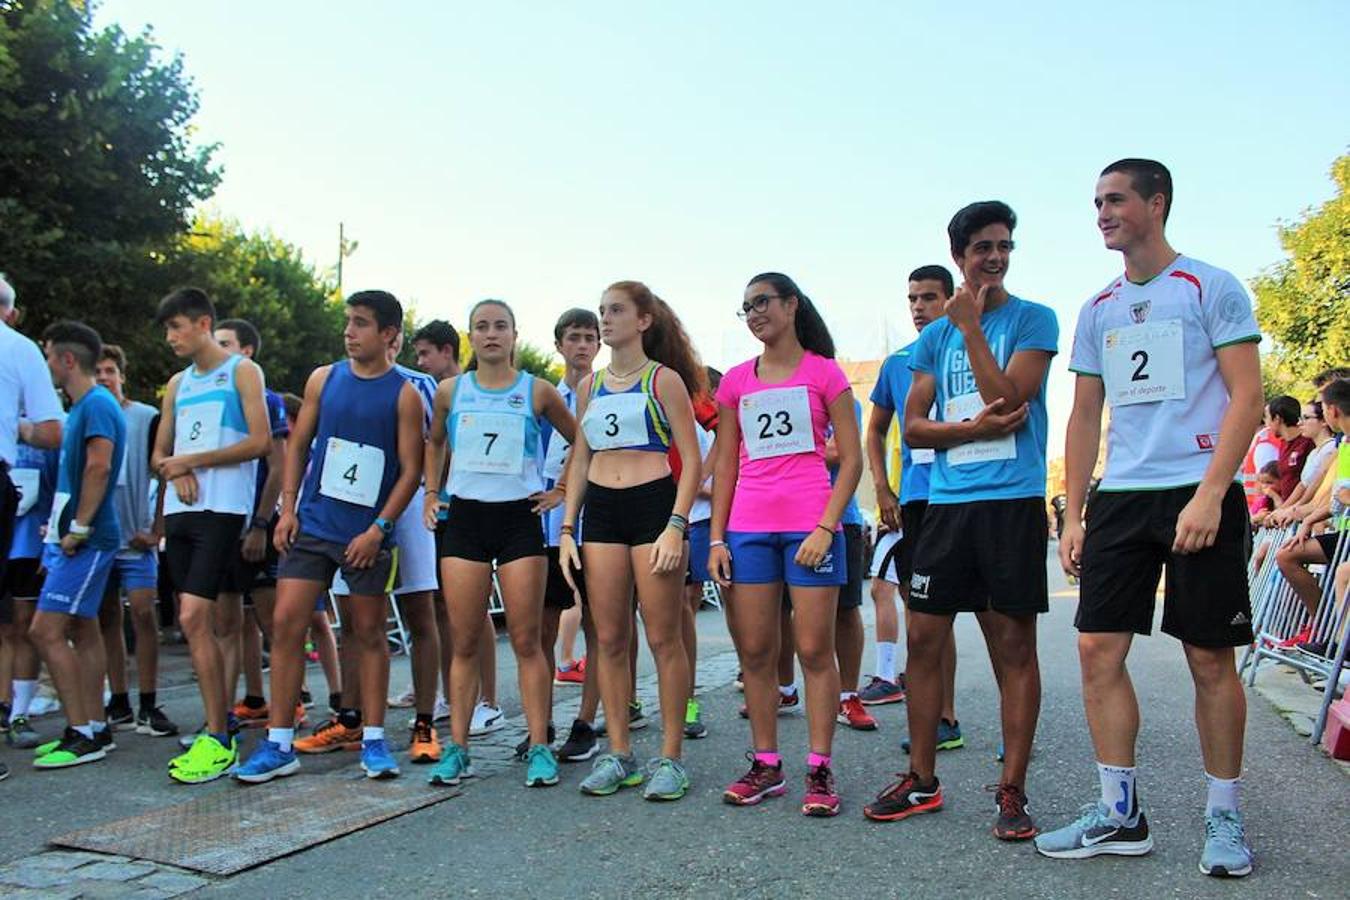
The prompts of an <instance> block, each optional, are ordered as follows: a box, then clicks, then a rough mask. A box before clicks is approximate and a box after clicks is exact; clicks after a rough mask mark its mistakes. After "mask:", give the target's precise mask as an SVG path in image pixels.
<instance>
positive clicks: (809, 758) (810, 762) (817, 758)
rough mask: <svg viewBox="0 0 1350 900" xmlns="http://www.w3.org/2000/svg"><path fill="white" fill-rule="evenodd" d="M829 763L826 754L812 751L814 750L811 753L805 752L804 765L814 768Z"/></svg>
mask: <svg viewBox="0 0 1350 900" xmlns="http://www.w3.org/2000/svg"><path fill="white" fill-rule="evenodd" d="M829 764H830V758H829V757H828V756H826V755H825V754H823V753H814V752H812V753H808V754H806V765H807V768H811V769H814V768H817V767H819V766H828V765H829Z"/></svg>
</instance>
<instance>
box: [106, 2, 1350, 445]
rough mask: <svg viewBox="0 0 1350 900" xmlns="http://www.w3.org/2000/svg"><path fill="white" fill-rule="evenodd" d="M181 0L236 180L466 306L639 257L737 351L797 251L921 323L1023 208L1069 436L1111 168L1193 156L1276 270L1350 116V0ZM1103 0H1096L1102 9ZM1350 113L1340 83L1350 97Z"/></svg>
mask: <svg viewBox="0 0 1350 900" xmlns="http://www.w3.org/2000/svg"><path fill="white" fill-rule="evenodd" d="M834 6H835V7H836V8H832V9H827V8H826V6H825V5H824V4H805V3H782V2H778V3H767V2H756V3H748V2H745V3H742V2H737V3H710V2H686V3H678V4H677V3H656V2H631V0H630V2H604V3H601V2H587V3H580V4H558V3H545V2H542V0H540V2H534V3H521V2H500V3H491V4H482V3H474V4H467V3H453V4H452V3H433V2H421V3H400V4H384V5H375V4H369V3H361V4H358V3H336V2H328V3H320V2H294V0H287V2H283V3H261V2H255V3H244V4H225V3H212V4H205V3H183V2H179V0H109V2H107V3H105V4H104V5H103V6H102V7H101V8H100V10H99V12H98V14H97V15H98V20H99V21H100V22H103V23H107V22H113V21H115V22H118V23H120V24H121V25H122V26H123V27H125V28H127V29H128V30H133V31H134V30H139V29H140V28H141V27H142V26H143V25H145V24H150V25H152V26H153V28H154V30H155V35H156V38H157V40H158V41H159V43H160V44H161V45H162V46H163V47H164V48H165V49H166V50H167V51H181V53H182V54H183V56H184V59H185V63H186V68H187V71H188V73H189V74H190V75H191V76H192V78H193V79H194V80H195V82H196V84H197V86H198V87H199V88H200V91H201V101H202V108H201V113H200V115H199V116H198V118H197V120H196V124H197V127H198V129H199V132H198V133H199V137H200V139H201V140H203V141H220V142H221V144H222V147H221V150H220V153H219V155H218V157H217V159H218V160H219V161H220V162H221V163H223V164H224V167H225V180H224V184H223V186H222V187H221V189H220V191H219V192H218V193H217V195H216V197H215V199H214V200H213V207H214V208H215V209H216V210H218V211H219V212H221V213H223V214H225V215H228V216H232V217H235V218H237V219H239V220H240V221H241V222H242V223H243V224H244V225H245V226H248V227H252V228H270V229H272V230H273V231H275V232H276V233H277V234H278V235H280V236H282V237H284V238H286V239H287V240H290V241H292V242H294V243H296V244H298V245H299V246H301V247H302V248H303V249H304V251H305V253H306V254H307V256H309V258H311V259H312V260H315V261H317V262H318V263H320V264H321V265H331V264H332V262H333V261H334V258H335V255H336V245H337V223H338V221H339V220H342V221H345V222H346V223H347V229H348V235H349V236H350V237H352V238H355V239H356V240H359V241H360V248H359V250H358V251H357V253H356V255H355V256H353V257H352V258H350V259H349V260H348V263H347V269H346V279H345V281H346V286H347V287H348V289H357V288H362V287H382V288H386V289H389V290H392V291H394V292H395V293H396V294H397V295H399V296H400V297H401V298H403V299H404V300H405V301H411V302H412V303H414V304H415V307H416V310H417V313H418V315H419V317H421V318H432V317H446V318H449V319H450V320H451V321H452V322H454V324H455V325H456V326H461V325H463V324H464V320H465V319H466V316H467V312H468V308H469V306H470V305H471V304H472V303H473V302H474V301H476V300H477V299H480V298H482V297H485V296H496V297H502V298H505V299H507V300H508V301H510V302H511V303H512V304H513V305H514V307H515V309H516V311H517V315H518V317H519V319H520V324H521V330H522V332H523V335H524V336H525V338H527V339H529V340H531V341H533V342H535V343H538V344H544V345H551V328H552V323H553V321H554V319H555V318H556V317H557V314H558V313H559V312H560V311H561V310H562V309H563V308H565V307H567V306H571V305H585V306H592V305H594V304H595V303H596V302H597V300H598V298H599V294H600V292H601V290H602V289H603V288H604V286H605V285H606V284H608V283H610V282H612V281H615V280H618V279H620V278H637V279H641V280H643V281H646V282H647V283H648V284H650V285H651V286H652V288H653V289H654V290H656V291H657V293H659V294H661V295H662V296H663V297H665V298H666V299H667V300H669V301H670V303H671V304H672V305H673V306H674V307H675V309H676V310H677V312H679V313H680V315H681V317H682V318H683V319H684V321H685V323H686V324H687V326H688V327H689V329H690V331H691V333H692V334H693V336H694V338H695V340H696V342H697V344H698V345H699V349H700V351H701V352H702V354H703V356H704V358H705V360H706V361H708V362H709V363H712V364H714V365H718V366H720V367H725V366H727V365H729V364H733V363H735V362H739V361H740V360H742V359H745V358H747V357H748V356H750V355H751V354H752V353H753V352H754V351H755V347H756V343H755V342H754V340H753V339H752V338H750V337H749V335H748V334H747V333H746V332H745V329H744V327H743V326H742V325H741V323H740V322H739V320H737V319H736V318H735V317H734V311H735V309H736V308H737V307H738V305H739V302H740V295H741V290H742V288H743V286H744V284H745V282H746V280H747V279H748V278H749V277H750V276H751V275H753V274H755V273H756V272H759V271H763V270H766V269H769V270H780V271H784V272H787V273H788V274H790V275H792V276H793V277H794V278H795V279H796V280H797V281H798V283H799V284H800V285H801V286H802V288H803V289H804V290H805V291H806V292H807V293H809V294H810V295H811V296H812V297H813V298H814V299H815V300H816V302H817V303H818V305H819V306H820V307H821V308H822V310H823V312H824V314H825V317H826V319H827V321H828V322H829V324H830V327H831V329H832V331H833V333H834V336H835V340H836V342H837V343H838V345H839V348H840V354H841V356H843V357H845V358H849V359H869V358H877V357H879V356H881V355H882V354H883V353H884V352H885V351H886V350H888V349H894V348H895V347H897V346H899V345H901V344H903V343H906V342H908V341H909V340H910V339H911V338H912V337H913V328H912V327H911V325H910V324H909V319H908V314H907V311H906V309H905V305H904V289H905V276H906V274H907V273H908V272H909V271H910V270H911V269H913V268H914V267H916V266H918V265H921V264H924V263H929V262H941V263H944V264H947V265H948V266H949V267H950V259H949V256H948V253H947V250H946V241H945V227H946V223H947V221H948V219H949V218H950V217H951V214H952V213H953V212H955V210H956V209H958V208H959V207H961V206H962V205H964V204H965V203H968V202H970V201H973V200H980V199H990V198H998V199H1002V200H1005V201H1007V202H1008V203H1010V204H1011V205H1012V206H1013V208H1014V209H1015V210H1016V211H1017V213H1018V216H1019V220H1020V224H1019V227H1018V229H1017V235H1016V236H1017V243H1018V249H1017V251H1016V252H1015V254H1014V257H1013V264H1012V269H1011V271H1010V273H1009V277H1008V285H1009V287H1010V288H1012V289H1013V290H1014V292H1016V293H1018V294H1020V295H1022V296H1025V297H1028V298H1031V299H1035V300H1040V301H1042V302H1046V303H1049V304H1050V305H1051V306H1053V307H1054V309H1055V310H1056V311H1057V312H1058V314H1059V317H1060V326H1061V331H1062V335H1063V337H1062V351H1063V353H1062V355H1061V356H1060V357H1059V358H1058V359H1057V360H1056V363H1055V365H1054V367H1053V370H1052V372H1053V375H1052V381H1051V388H1050V404H1051V409H1052V419H1053V422H1054V425H1053V426H1052V435H1051V445H1052V446H1051V454H1052V455H1058V453H1059V452H1060V451H1061V449H1062V445H1061V441H1062V426H1063V422H1064V420H1065V418H1066V416H1067V406H1068V402H1069V398H1070V393H1071V390H1072V387H1071V382H1070V380H1069V378H1068V377H1067V375H1066V364H1067V352H1068V347H1069V340H1070V337H1071V335H1072V329H1073V324H1074V322H1075V320H1076V317H1077V310H1078V306H1079V304H1080V303H1081V302H1082V300H1083V299H1084V298H1085V297H1086V296H1087V295H1089V294H1091V293H1092V292H1094V291H1095V290H1096V289H1098V288H1099V287H1100V286H1102V285H1103V284H1104V283H1105V282H1106V281H1107V280H1108V279H1110V278H1111V277H1113V276H1114V275H1115V274H1117V273H1118V270H1119V268H1120V262H1119V258H1118V257H1117V256H1116V255H1114V254H1111V253H1109V252H1107V251H1106V250H1104V249H1103V248H1102V246H1101V239H1100V236H1099V235H1098V233H1097V231H1096V228H1095V225H1094V211H1093V207H1092V190H1093V185H1094V183H1095V180H1096V174H1097V172H1098V171H1100V169H1101V168H1102V166H1104V165H1105V164H1106V163H1108V162H1110V161H1111V160H1113V159H1116V158H1119V157H1122V156H1149V157H1154V158H1157V159H1160V160H1162V161H1164V162H1165V163H1166V164H1167V165H1168V166H1169V167H1170V168H1171V169H1172V172H1173V176H1174V178H1175V181H1176V186H1177V194H1176V202H1175V206H1174V209H1173V212H1172V224H1171V228H1170V233H1171V238H1172V242H1173V244H1174V245H1175V246H1176V247H1177V248H1178V249H1180V250H1182V251H1183V252H1185V253H1188V254H1191V255H1193V256H1196V257H1199V258H1201V259H1204V260H1206V261H1208V262H1211V263H1214V264H1216V265H1220V266H1223V267H1225V268H1228V269H1230V270H1232V271H1234V272H1235V273H1237V274H1238V275H1239V276H1240V277H1242V278H1244V279H1246V278H1249V277H1250V276H1252V275H1254V274H1255V273H1256V272H1258V271H1259V270H1260V269H1262V268H1263V267H1265V266H1267V265H1269V264H1270V263H1272V262H1274V261H1276V260H1277V259H1279V258H1280V255H1281V251H1280V247H1279V244H1278V240H1277V237H1276V233H1275V224H1276V222H1277V220H1280V219H1290V218H1293V217H1295V216H1297V215H1298V214H1299V213H1300V211H1301V210H1303V209H1304V208H1306V207H1307V206H1309V205H1312V204H1316V203H1320V202H1321V201H1322V200H1324V199H1325V198H1326V197H1328V196H1329V195H1330V193H1331V183H1330V181H1329V179H1328V178H1327V174H1326V173H1327V170H1328V167H1329V165H1330V163H1331V161H1332V160H1333V159H1334V158H1335V157H1336V156H1338V155H1339V154H1341V153H1343V152H1345V150H1346V148H1347V145H1350V127H1347V125H1348V123H1350V120H1347V116H1346V110H1347V109H1350V78H1347V77H1346V74H1345V68H1344V66H1345V58H1346V56H1345V55H1346V53H1347V50H1348V49H1350V11H1348V10H1347V6H1346V5H1345V3H1344V2H1321V3H1316V2H1299V3H1292V4H1258V3H1244V2H1238V3H1234V2H1231V0H1230V2H1226V3H1210V2H1204V3H1199V2H1197V3H1185V4H1178V3H1154V2H1137V3H1132V4H1128V5H1126V4H1116V5H1114V6H1113V7H1105V6H1099V5H1097V4H1084V3H1057V4H1047V3H1030V4H1015V5H1001V6H998V7H997V8H993V9H985V8H981V7H980V5H978V4H976V5H974V6H971V5H964V6H961V7H959V8H958V7H956V6H953V5H951V4H937V3H933V4H918V3H908V2H906V3H862V2H854V3H846V4H835V5H834ZM1090 7H1091V8H1090ZM1337 110H1339V112H1337Z"/></svg>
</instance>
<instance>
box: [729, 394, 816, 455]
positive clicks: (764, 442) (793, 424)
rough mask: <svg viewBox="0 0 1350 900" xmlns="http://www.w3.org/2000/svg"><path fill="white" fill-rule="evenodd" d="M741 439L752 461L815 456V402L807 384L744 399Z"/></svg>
mask: <svg viewBox="0 0 1350 900" xmlns="http://www.w3.org/2000/svg"><path fill="white" fill-rule="evenodd" d="M740 423H741V439H742V440H744V441H745V453H746V455H747V456H749V457H750V458H751V459H768V458H770V457H774V456H791V455H794V454H797V453H811V452H813V451H814V450H815V449H816V439H815V435H814V434H813V433H812V430H811V401H810V399H809V396H808V395H807V390H806V386H805V385H797V386H796V387H789V388H771V389H769V390H767V391H756V392H755V393H753V394H746V395H745V396H743V397H741V408H740Z"/></svg>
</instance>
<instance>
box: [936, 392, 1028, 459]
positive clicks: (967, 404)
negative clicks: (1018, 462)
mask: <svg viewBox="0 0 1350 900" xmlns="http://www.w3.org/2000/svg"><path fill="white" fill-rule="evenodd" d="M984 406H985V404H984V398H983V397H981V396H980V394H979V392H978V391H976V392H974V393H970V394H962V395H961V396H959V397H952V398H951V399H950V400H948V401H947V403H946V406H945V407H944V408H943V411H942V420H943V421H944V422H964V421H966V420H967V419H973V418H975V417H976V416H978V415H979V414H980V410H982V409H984ZM1016 458H1017V435H1015V434H1006V435H1004V436H1003V437H1000V438H992V439H990V440H987V441H971V442H970V443H968V444H961V445H959V446H956V447H949V448H948V449H947V464H948V465H952V466H969V465H973V464H975V463H982V462H997V461H999V460H1003V459H1016Z"/></svg>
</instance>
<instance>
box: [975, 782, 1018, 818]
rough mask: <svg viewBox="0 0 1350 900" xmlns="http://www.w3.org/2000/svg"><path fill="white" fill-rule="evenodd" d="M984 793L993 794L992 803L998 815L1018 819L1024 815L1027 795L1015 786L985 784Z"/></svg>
mask: <svg viewBox="0 0 1350 900" xmlns="http://www.w3.org/2000/svg"><path fill="white" fill-rule="evenodd" d="M984 789H985V790H986V791H992V792H993V793H994V803H996V804H997V805H998V811H999V814H1000V815H1003V816H1009V817H1019V816H1022V815H1025V814H1026V811H1027V795H1026V794H1025V793H1023V792H1022V789H1021V788H1019V787H1018V786H1017V785H1015V784H986V785H985V786H984Z"/></svg>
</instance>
